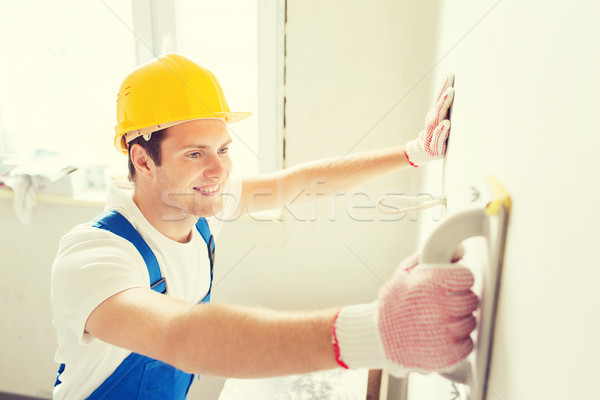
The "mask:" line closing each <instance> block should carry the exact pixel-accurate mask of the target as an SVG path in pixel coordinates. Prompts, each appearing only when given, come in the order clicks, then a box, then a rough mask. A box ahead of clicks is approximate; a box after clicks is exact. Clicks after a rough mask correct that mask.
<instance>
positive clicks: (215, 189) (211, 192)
mask: <svg viewBox="0 0 600 400" xmlns="http://www.w3.org/2000/svg"><path fill="white" fill-rule="evenodd" d="M194 191H196V192H198V193H200V194H201V195H203V196H217V195H219V194H221V185H220V184H217V185H210V186H202V187H198V186H194Z"/></svg>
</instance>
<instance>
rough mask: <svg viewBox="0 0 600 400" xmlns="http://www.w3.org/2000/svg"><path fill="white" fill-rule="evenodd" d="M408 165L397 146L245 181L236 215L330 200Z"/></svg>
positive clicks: (258, 176) (403, 151)
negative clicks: (302, 201)
mask: <svg viewBox="0 0 600 400" xmlns="http://www.w3.org/2000/svg"><path fill="white" fill-rule="evenodd" d="M409 165H410V164H409V162H408V159H407V158H406V152H405V150H404V146H398V147H393V148H389V149H381V150H372V151H366V152H361V153H356V154H350V155H347V156H343V157H335V158H328V159H324V160H320V161H313V162H308V163H303V164H300V165H297V166H295V167H292V168H288V169H284V170H281V171H277V172H273V173H268V174H260V175H257V176H254V177H249V178H246V179H244V181H243V184H242V201H241V202H240V206H239V207H240V209H238V211H241V212H242V213H252V212H256V211H263V210H272V209H276V208H281V207H283V205H284V204H286V203H288V202H291V201H294V200H295V199H296V198H298V199H301V198H304V199H307V198H310V195H313V196H316V195H320V196H332V195H335V194H337V193H343V192H345V191H347V190H349V189H352V188H353V187H356V186H358V185H360V184H361V183H363V182H365V181H368V180H370V179H373V178H375V177H378V176H381V175H384V174H387V173H390V172H393V171H396V170H400V169H402V168H406V167H408V166H409ZM307 195H309V196H307Z"/></svg>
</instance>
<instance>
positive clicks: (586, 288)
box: [426, 0, 600, 400]
mask: <svg viewBox="0 0 600 400" xmlns="http://www.w3.org/2000/svg"><path fill="white" fill-rule="evenodd" d="M440 12H441V19H440V22H441V25H440V32H439V40H438V45H437V54H436V58H438V59H440V60H441V62H440V64H439V65H438V67H437V68H436V71H437V72H438V73H440V74H441V72H442V71H446V70H452V71H454V72H455V73H456V85H455V86H456V98H455V104H454V110H453V119H452V135H451V140H450V148H449V152H448V156H447V159H446V168H445V171H444V173H445V179H446V182H445V184H446V188H447V189H448V190H450V189H453V188H457V187H459V186H460V185H461V184H464V183H468V182H469V181H470V180H473V179H477V178H478V177H480V176H481V175H483V174H491V175H493V176H495V177H496V178H497V179H498V180H499V181H500V182H502V183H503V184H504V186H505V187H506V189H507V190H508V191H509V192H510V194H511V195H512V200H513V210H512V216H511V221H510V228H509V235H508V242H507V252H506V260H505V269H504V278H503V282H502V291H501V298H500V308H499V314H498V325H497V330H496V343H495V346H494V360H493V363H492V370H491V371H492V375H491V382H490V390H491V392H490V395H489V397H488V398H489V399H510V400H520V399H523V400H524V399H563V398H571V399H583V398H593V397H597V396H598V393H599V392H600V383H599V381H598V379H597V376H596V375H597V372H598V365H597V360H598V357H599V356H600V316H599V315H600V314H599V313H598V307H599V306H600V269H599V268H598V261H597V258H596V252H595V250H594V249H595V248H597V247H598V240H599V239H600V211H598V208H597V205H598V204H599V200H600V189H599V188H598V183H597V182H598V177H597V174H598V171H599V170H600V169H599V167H598V162H597V149H598V148H599V145H600V136H599V135H598V128H597V126H596V123H595V119H596V118H595V117H594V116H595V115H597V114H598V111H597V110H598V109H599V107H600V100H599V98H598V90H599V89H600V79H599V78H598V71H600V48H599V47H598V45H597V38H598V37H600V26H599V25H598V23H597V17H598V15H600V6H599V5H598V3H597V2H594V1H574V2H569V1H547V2H543V3H542V2H537V1H513V0H503V1H483V2H474V1H459V2H456V1H445V2H443V3H442V8H441V10H440ZM441 178H442V175H441V174H430V176H429V179H428V180H427V182H426V185H427V186H428V187H429V188H433V189H436V190H442V180H441ZM448 211H449V212H452V210H451V209H449V210H448ZM467 251H468V249H467Z"/></svg>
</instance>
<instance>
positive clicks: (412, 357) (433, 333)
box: [333, 259, 479, 377]
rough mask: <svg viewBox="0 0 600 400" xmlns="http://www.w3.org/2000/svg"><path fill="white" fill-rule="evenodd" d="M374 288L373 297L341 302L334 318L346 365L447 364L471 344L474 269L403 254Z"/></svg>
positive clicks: (402, 368) (399, 370) (405, 368)
mask: <svg viewBox="0 0 600 400" xmlns="http://www.w3.org/2000/svg"><path fill="white" fill-rule="evenodd" d="M407 261H408V263H409V265H408V268H406V267H405V266H404V267H403V266H402V265H401V266H400V267H399V268H398V270H397V271H396V273H395V275H394V276H393V277H392V279H391V280H390V281H389V282H388V283H387V284H385V285H384V286H383V287H382V288H381V290H380V291H379V296H378V299H377V301H375V302H373V303H370V304H360V305H354V306H347V307H343V308H342V309H341V310H340V312H339V313H338V315H337V317H336V320H335V321H334V324H333V346H334V351H335V354H336V359H337V361H338V364H339V365H340V366H342V367H345V368H373V369H379V368H383V369H385V370H387V371H388V372H389V373H390V374H392V375H394V376H397V377H402V376H406V374H407V373H408V372H412V371H418V372H430V371H442V370H446V369H449V367H451V366H453V365H455V364H456V363H458V362H459V361H461V360H462V359H464V358H465V357H466V356H467V355H468V354H469V353H470V352H471V350H472V349H473V341H472V340H471V337H470V334H471V332H472V331H473V329H475V325H476V321H475V317H474V316H473V312H474V311H475V310H476V308H477V306H478V304H479V300H478V298H477V296H476V295H475V294H474V293H473V292H472V291H471V290H470V288H471V286H472V285H473V274H472V273H471V271H469V270H468V269H467V268H465V267H462V266H460V265H458V264H421V265H419V267H418V268H413V267H414V266H412V265H410V264H413V262H412V260H410V259H407Z"/></svg>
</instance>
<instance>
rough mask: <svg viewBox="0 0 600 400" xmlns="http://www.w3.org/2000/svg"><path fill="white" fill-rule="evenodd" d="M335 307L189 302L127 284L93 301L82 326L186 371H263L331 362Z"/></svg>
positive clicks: (240, 373) (254, 373)
mask: <svg viewBox="0 0 600 400" xmlns="http://www.w3.org/2000/svg"><path fill="white" fill-rule="evenodd" d="M335 313H336V310H323V311H315V312H278V311H272V310H263V309H251V308H241V307H231V306H222V305H213V304H202V305H195V304H191V303H188V302H186V301H183V300H178V299H174V298H172V297H168V296H164V295H161V294H158V293H156V292H153V291H151V290H149V289H145V288H133V289H128V290H125V291H123V292H120V293H118V294H116V295H114V296H112V297H110V298H108V299H107V300H105V301H104V302H103V303H102V304H100V305H99V306H98V307H97V308H96V309H95V310H94V311H93V312H92V314H91V315H90V317H89V318H88V321H87V323H86V332H88V333H90V334H91V335H93V336H94V337H96V338H98V339H100V340H102V341H104V342H107V343H110V344H113V345H115V346H119V347H123V348H126V349H129V350H131V351H133V352H136V353H139V354H143V355H147V356H149V357H152V358H155V359H158V360H161V361H164V362H166V363H168V364H171V365H173V366H175V367H177V368H180V369H182V370H184V371H187V372H193V373H200V374H210V375H218V376H226V377H241V378H251V377H267V376H278V375H287V374H296V373H306V372H310V371H317V370H323V369H331V368H335V367H337V363H336V361H335V355H334V351H333V347H332V344H331V327H332V323H333V319H334V316H335Z"/></svg>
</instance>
